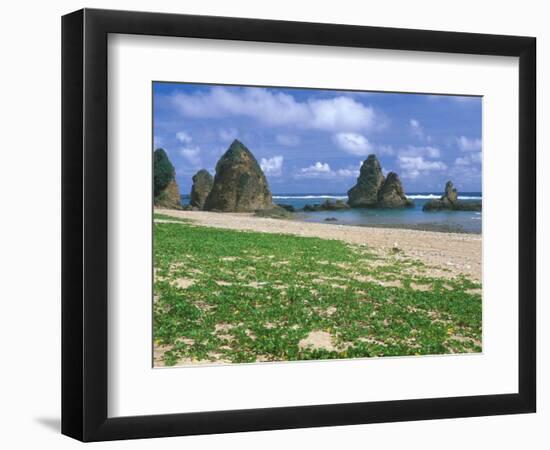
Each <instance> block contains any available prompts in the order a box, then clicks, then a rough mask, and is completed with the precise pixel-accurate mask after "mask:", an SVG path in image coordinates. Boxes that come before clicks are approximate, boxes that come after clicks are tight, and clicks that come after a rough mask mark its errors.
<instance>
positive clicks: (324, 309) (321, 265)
mask: <svg viewBox="0 0 550 450" xmlns="http://www.w3.org/2000/svg"><path fill="white" fill-rule="evenodd" d="M158 218H162V217H158ZM154 228H155V230H154V260H155V261H154V263H155V286H154V293H155V296H154V339H155V360H156V362H157V363H158V362H161V363H164V364H166V365H174V364H186V363H192V362H209V361H211V362H233V363H238V362H254V361H281V360H284V361H291V360H308V359H333V358H356V357H373V356H400V355H426V354H443V353H465V352H480V351H481V290H480V289H481V285H480V284H478V283H474V282H472V281H470V280H469V279H467V278H464V277H456V278H437V277H433V276H431V273H432V274H433V273H440V274H441V273H444V272H442V271H441V270H440V271H438V272H435V271H433V270H431V268H430V267H427V266H426V265H424V264H423V263H421V262H419V261H416V260H413V259H410V258H408V257H406V255H404V254H403V252H402V251H400V250H397V251H391V252H388V254H387V255H382V256H381V255H375V254H374V253H373V252H372V251H371V250H369V249H368V248H367V247H364V246H352V245H348V244H346V243H343V242H341V241H336V240H323V239H318V238H305V237H298V236H290V235H282V234H267V233H256V232H240V231H233V230H223V229H215V228H207V227H201V226H195V225H192V224H186V223H155V226H154Z"/></svg>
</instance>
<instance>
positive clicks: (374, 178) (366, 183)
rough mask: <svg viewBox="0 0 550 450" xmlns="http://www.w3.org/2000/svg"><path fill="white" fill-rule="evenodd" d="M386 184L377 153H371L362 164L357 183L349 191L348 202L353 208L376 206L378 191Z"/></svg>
mask: <svg viewBox="0 0 550 450" xmlns="http://www.w3.org/2000/svg"><path fill="white" fill-rule="evenodd" d="M382 184H384V175H383V174H382V167H381V166H380V162H379V161H378V158H376V155H369V156H368V158H367V159H366V160H365V161H364V162H363V164H362V165H361V170H360V171H359V178H357V184H356V185H355V186H353V187H352V188H351V189H350V190H349V191H348V204H349V205H350V206H351V207H352V208H369V207H370V208H374V207H376V204H377V203H378V192H380V188H381V187H382Z"/></svg>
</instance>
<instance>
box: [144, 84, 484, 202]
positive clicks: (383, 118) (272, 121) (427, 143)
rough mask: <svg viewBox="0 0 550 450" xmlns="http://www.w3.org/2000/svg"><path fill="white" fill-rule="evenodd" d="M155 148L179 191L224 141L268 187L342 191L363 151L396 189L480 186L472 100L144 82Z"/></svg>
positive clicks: (210, 165)
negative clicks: (254, 165) (149, 87)
mask: <svg viewBox="0 0 550 450" xmlns="http://www.w3.org/2000/svg"><path fill="white" fill-rule="evenodd" d="M153 95H154V99H153V114H154V117H153V122H154V123H153V126H154V147H155V148H159V147H162V148H164V149H165V150H166V152H167V153H168V155H169V157H170V159H171V160H172V163H173V164H174V166H175V167H176V174H177V181H178V184H179V186H180V190H181V192H182V193H189V191H190V190H191V184H192V181H191V177H192V176H193V174H195V173H196V172H197V171H198V170H199V169H202V168H204V169H207V170H208V171H209V172H210V173H212V174H213V175H214V168H215V166H216V162H217V160H218V159H219V157H220V156H221V155H222V154H223V153H224V152H225V151H226V150H227V148H228V146H229V145H230V144H231V142H232V141H233V139H239V140H240V141H241V142H243V143H244V144H245V145H246V146H247V147H248V148H249V149H250V151H252V153H253V154H254V156H255V157H256V159H257V160H258V162H259V163H260V165H261V166H262V168H263V169H264V173H265V174H266V176H267V179H268V182H269V185H270V187H271V190H272V192H273V193H345V192H346V191H347V190H348V189H349V188H351V187H352V186H353V185H354V184H355V181H356V178H357V176H358V173H359V167H360V164H361V162H362V161H363V160H364V159H366V157H367V155H369V154H371V153H374V154H376V155H377V156H378V158H379V160H380V162H381V164H382V167H383V170H384V172H385V173H387V172H388V171H394V172H397V173H398V174H399V176H400V177H401V180H402V182H403V186H404V188H405V192H408V193H411V192H422V191H435V192H440V191H441V190H442V189H443V186H444V184H445V182H446V181H447V180H452V181H453V182H454V184H455V185H456V186H457V188H458V190H459V192H460V191H462V192H467V191H481V150H482V149H481V145H482V143H481V128H482V123H481V116H482V115H481V108H482V99H481V98H479V97H460V96H441V95H426V94H399V93H377V92H352V91H343V90H342V91H334V90H321V89H289V88H271V87H270V88H263V87H240V86H221V85H200V84H186V83H165V82H162V83H161V82H155V83H153Z"/></svg>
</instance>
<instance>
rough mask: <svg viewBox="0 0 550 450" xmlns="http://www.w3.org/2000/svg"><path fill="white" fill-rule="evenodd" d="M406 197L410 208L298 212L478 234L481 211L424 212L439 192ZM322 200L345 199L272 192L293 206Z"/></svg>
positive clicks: (318, 218) (468, 196)
mask: <svg viewBox="0 0 550 450" xmlns="http://www.w3.org/2000/svg"><path fill="white" fill-rule="evenodd" d="M407 196H408V197H409V198H411V199H413V200H414V203H415V204H414V207H412V208H403V209H362V208H361V209H348V210H342V211H316V212H300V213H299V216H300V217H299V218H301V220H304V221H306V222H326V220H325V219H327V218H335V219H336V221H330V222H329V223H336V224H342V225H362V226H380V227H396V228H412V229H421V230H432V231H446V232H450V231H451V232H461V233H481V213H480V212H475V211H434V212H424V211H422V206H424V204H425V203H426V202H427V201H429V200H431V199H434V198H439V197H440V196H441V194H440V193H411V194H407ZM458 198H459V199H461V200H481V193H479V192H468V193H463V194H460V195H459V197H458ZM326 199H330V200H331V201H335V200H337V199H341V200H344V201H346V200H347V196H346V195H343V194H325V195H308V194H302V195H299V194H274V195H273V201H274V202H275V203H285V204H289V205H292V206H294V207H295V208H296V209H301V208H303V207H304V206H305V205H306V204H308V203H309V204H320V203H323V202H324V201H325V200H326Z"/></svg>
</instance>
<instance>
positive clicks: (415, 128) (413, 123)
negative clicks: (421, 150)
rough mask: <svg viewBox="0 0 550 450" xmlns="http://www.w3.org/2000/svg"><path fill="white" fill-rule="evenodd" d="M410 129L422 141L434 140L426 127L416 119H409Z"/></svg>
mask: <svg viewBox="0 0 550 450" xmlns="http://www.w3.org/2000/svg"><path fill="white" fill-rule="evenodd" d="M409 130H410V132H411V135H412V136H414V137H415V138H417V139H420V140H422V141H428V142H431V141H432V137H431V136H430V135H428V134H426V133H425V132H424V127H423V126H422V125H420V122H419V121H418V120H416V119H410V120H409Z"/></svg>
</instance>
